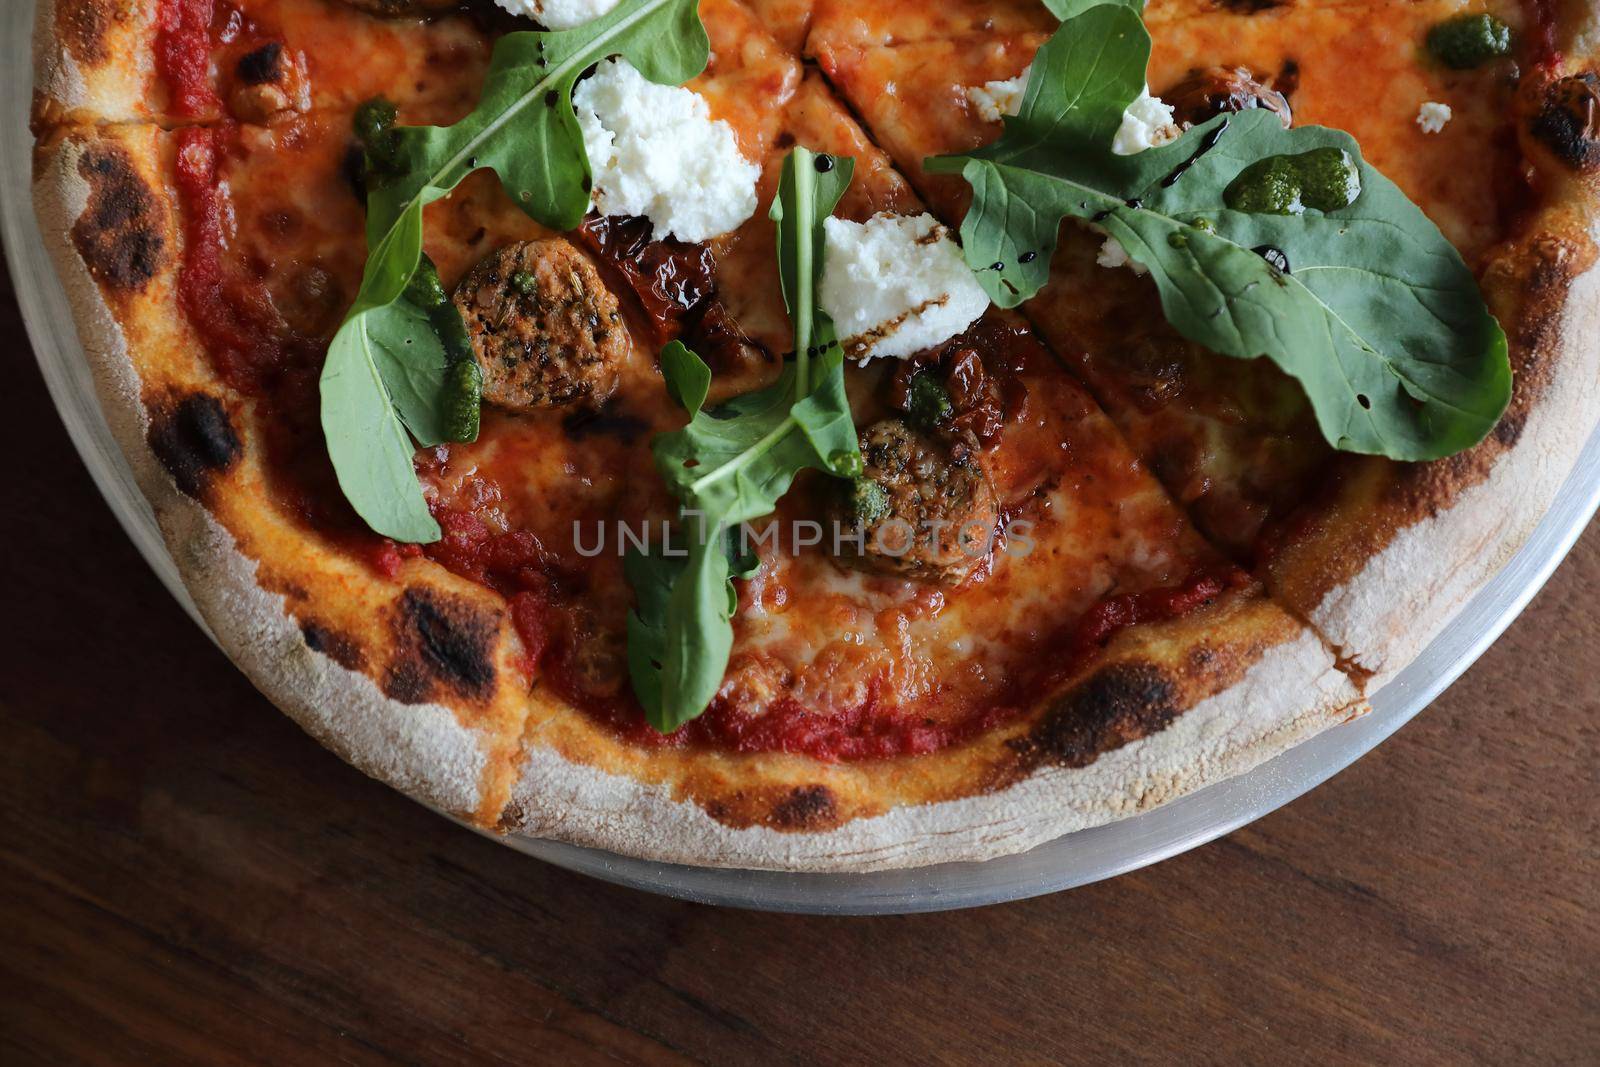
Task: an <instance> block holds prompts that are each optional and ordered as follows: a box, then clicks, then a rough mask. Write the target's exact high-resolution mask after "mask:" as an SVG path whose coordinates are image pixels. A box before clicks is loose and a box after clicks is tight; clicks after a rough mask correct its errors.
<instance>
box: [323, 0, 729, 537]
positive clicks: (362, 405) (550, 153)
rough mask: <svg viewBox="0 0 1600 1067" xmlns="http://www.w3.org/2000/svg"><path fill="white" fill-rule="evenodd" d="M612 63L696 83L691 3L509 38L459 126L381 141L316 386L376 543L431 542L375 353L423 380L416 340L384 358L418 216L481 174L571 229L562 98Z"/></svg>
mask: <svg viewBox="0 0 1600 1067" xmlns="http://www.w3.org/2000/svg"><path fill="white" fill-rule="evenodd" d="M614 55H621V56H623V57H625V58H626V59H627V60H628V61H629V62H630V63H632V64H633V65H634V66H635V67H637V68H638V69H639V71H640V73H642V74H643V75H644V76H645V77H646V78H649V79H651V80H652V81H657V82H663V83H668V84H673V85H677V84H680V83H682V82H684V81H687V80H688V79H690V78H692V77H693V76H694V75H696V74H698V73H699V72H700V71H701V70H703V69H704V68H705V64H706V60H707V58H708V56H709V55H710V45H709V42H708V39H707V37H706V32H705V27H704V26H703V25H702V24H701V22H700V16H699V13H698V8H697V3H696V0H631V2H625V3H623V4H620V5H619V6H618V7H616V8H614V9H613V10H612V11H610V12H609V13H607V14H606V15H603V16H601V17H600V18H598V19H595V20H594V21H592V22H589V23H586V24H584V25H582V26H579V27H576V28H574V29H570V30H562V31H560V32H555V33H543V32H525V33H511V34H507V35H506V36H504V37H502V38H501V39H500V40H499V41H498V42H497V43H496V44H495V49H494V58H493V60H492V62H491V63H490V66H489V73H488V77H487V80H486V82H485V85H484V90H483V94H482V96H481V97H480V99H479V101H478V106H477V107H476V108H475V109H474V110H473V112H472V113H471V114H470V115H468V116H467V117H466V118H464V119H462V120H461V121H460V122H458V123H456V124H455V125H454V126H449V127H439V126H416V127H400V128H396V129H394V130H392V131H390V133H391V139H390V141H389V142H388V144H386V146H385V147H386V152H385V154H386V156H388V159H387V164H388V165H387V166H386V167H385V171H386V172H387V174H388V177H387V180H386V181H384V182H383V183H382V184H381V185H379V186H378V187H377V188H375V189H373V190H372V191H371V192H370V193H369V195H368V197H367V250H368V252H367V264H366V269H365V272H364V273H363V276H362V279H361V288H360V290H359V291H358V292H357V294H356V300H355V304H354V306H353V307H352V308H351V310H350V314H349V316H348V317H347V318H346V319H345V321H344V323H343V325H341V326H340V328H339V332H338V333H337V334H336V335H335V336H334V339H333V343H332V345H331V346H330V347H329V349H328V359H327V364H326V365H325V368H324V371H323V381H322V386H323V390H322V425H323V432H324V435H325V436H326V437H327V440H328V452H329V455H330V456H331V457H332V458H333V464H334V470H335V472H336V473H337V475H338V478H339V486H340V488H341V489H342V490H343V491H344V494H345V496H346V497H347V498H348V499H349V500H350V503H351V504H352V505H353V506H354V507H355V509H356V512H357V513H358V514H359V515H360V516H361V518H362V519H363V520H364V521H365V522H366V523H367V525H369V526H371V527H372V528H373V529H374V530H376V531H378V532H379V533H382V534H385V535H387V536H389V537H393V538H395V539H396V540H402V541H435V540H437V539H438V538H439V527H438V525H437V524H436V523H435V522H434V521H433V518H432V516H431V515H429V514H428V510H427V506H426V504H425V502H424V501H423V499H422V490H421V487H420V486H418V485H417V483H416V477H415V474H414V473H413V471H412V468H411V457H412V449H411V447H410V443H409V441H407V439H406V428H407V427H410V426H411V424H412V423H411V419H410V418H409V417H407V416H406V414H405V413H404V412H398V411H397V407H396V403H397V401H396V396H395V393H396V387H395V385H394V379H393V376H392V375H393V372H394V371H395V369H396V368H395V366H394V362H395V361H394V360H392V359H391V360H388V361H387V363H386V362H385V360H384V357H383V356H382V355H381V354H380V353H381V351H382V350H384V349H387V350H389V351H390V352H391V353H393V354H394V355H396V356H399V357H401V358H400V362H401V363H402V364H404V365H405V366H406V367H407V369H406V371H405V372H404V373H405V374H406V375H408V376H411V377H417V376H419V375H420V376H421V377H420V378H419V379H418V380H419V381H420V380H422V379H425V378H426V376H427V373H428V372H427V367H428V366H429V365H430V360H431V353H420V352H419V351H418V350H417V349H416V345H415V340H413V343H412V345H410V346H408V347H407V348H404V349H397V348H394V347H393V343H392V342H393V338H394V337H396V336H398V335H399V333H400V332H401V331H400V330H399V329H398V323H399V322H400V321H402V320H404V321H409V318H410V317H409V315H408V314H407V313H405V312H401V313H399V314H398V315H397V314H396V313H395V312H393V311H391V310H389V309H390V308H391V306H392V305H394V303H395V302H396V301H397V300H400V299H401V297H402V295H403V294H404V292H405V289H406V285H407V284H408V283H409V282H410V281H411V278H412V276H413V275H414V274H415V273H416V270H417V264H418V262H419V261H420V259H421V256H422V216H423V209H424V208H425V207H427V205H428V204H431V203H433V202H434V201H435V200H438V199H440V198H441V197H444V196H446V195H448V194H449V192H450V191H451V190H452V189H454V188H455V187H456V185H457V184H459V183H460V181H461V180H462V179H463V178H465V177H466V176H467V175H468V174H470V173H471V172H472V171H474V170H477V169H479V168H480V167H489V168H491V169H493V170H494V171H495V173H496V174H497V175H498V176H499V178H500V182H501V184H502V185H503V186H504V187H505V189H506V191H507V193H508V194H509V195H510V196H511V198H512V200H514V201H515V202H516V203H517V204H518V205H519V206H520V207H521V208H522V209H523V210H524V211H526V212H527V213H528V214H529V215H531V216H532V217H533V218H535V219H537V220H538V221H539V222H541V223H543V224H545V225H546V226H549V227H551V228H553V229H558V230H568V229H571V228H572V227H574V226H576V225H577V224H578V223H579V222H581V221H582V219H583V216H584V214H585V213H586V212H587V210H588V205H589V183H590V169H589V162H588V157H587V155H586V154H585V152H584V148H583V136H582V134H581V132H580V131H579V129H578V121H577V118H576V116H575V115H574V114H573V110H572V87H573V84H574V83H575V82H576V81H577V79H578V76H579V75H581V74H582V73H583V72H584V71H585V70H586V69H587V68H588V67H590V66H592V65H593V64H595V63H597V62H599V61H600V60H602V59H605V58H607V57H609V56H614ZM434 397H435V400H434V403H435V404H436V403H437V402H438V401H437V397H438V393H437V392H436V393H435V394H434ZM428 406H432V405H428ZM418 440H419V442H421V443H423V444H426V443H427V442H426V441H423V440H422V438H421V437H418Z"/></svg>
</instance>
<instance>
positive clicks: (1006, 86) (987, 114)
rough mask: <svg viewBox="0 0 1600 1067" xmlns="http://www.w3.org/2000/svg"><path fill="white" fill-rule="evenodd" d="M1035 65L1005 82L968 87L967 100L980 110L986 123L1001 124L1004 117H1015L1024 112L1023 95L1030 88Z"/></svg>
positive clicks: (1029, 66) (979, 112)
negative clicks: (1029, 80)
mask: <svg viewBox="0 0 1600 1067" xmlns="http://www.w3.org/2000/svg"><path fill="white" fill-rule="evenodd" d="M1032 72H1033V64H1032V63H1029V64H1028V65H1027V66H1026V67H1023V68H1022V73H1021V74H1018V75H1017V76H1016V77H1015V78H1007V79H1005V80H1004V81H994V82H984V83H983V84H982V85H971V86H968V87H967V99H968V100H970V101H972V106H973V107H975V108H977V109H978V114H979V115H980V116H982V118H983V121H985V122H999V121H1000V119H1001V117H1002V116H1004V115H1015V114H1016V113H1017V112H1018V111H1021V110H1022V94H1023V92H1024V91H1026V90H1027V88H1028V75H1029V74H1031V73H1032Z"/></svg>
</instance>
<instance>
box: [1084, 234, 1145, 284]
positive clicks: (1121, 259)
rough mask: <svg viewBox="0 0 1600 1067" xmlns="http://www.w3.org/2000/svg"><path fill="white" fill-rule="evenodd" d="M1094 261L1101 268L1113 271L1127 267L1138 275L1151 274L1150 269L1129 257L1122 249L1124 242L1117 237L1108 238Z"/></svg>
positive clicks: (1126, 251) (1125, 250)
mask: <svg viewBox="0 0 1600 1067" xmlns="http://www.w3.org/2000/svg"><path fill="white" fill-rule="evenodd" d="M1094 261H1095V262H1096V263H1098V264H1100V266H1102V267H1109V268H1111V269H1112V270H1115V269H1117V268H1118V267H1127V268H1128V269H1129V270H1131V271H1133V273H1135V274H1138V275H1145V274H1148V273H1150V269H1149V268H1148V267H1146V266H1145V265H1144V264H1143V263H1140V262H1139V261H1138V260H1137V259H1134V258H1133V257H1132V256H1130V255H1128V250H1127V249H1126V248H1124V247H1122V242H1121V241H1119V240H1117V239H1116V238H1115V237H1107V238H1106V240H1105V244H1103V245H1101V246H1100V251H1099V252H1097V253H1095V257H1094Z"/></svg>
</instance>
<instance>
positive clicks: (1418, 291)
mask: <svg viewBox="0 0 1600 1067" xmlns="http://www.w3.org/2000/svg"><path fill="white" fill-rule="evenodd" d="M1054 6H1057V5H1053V7H1054ZM1059 6H1061V7H1062V10H1067V9H1068V8H1069V7H1071V6H1075V5H1067V4H1061V5H1059ZM1149 55H1150V37H1149V34H1148V33H1147V32H1146V31H1145V28H1144V25H1143V23H1142V22H1141V21H1140V18H1139V16H1138V14H1137V13H1136V11H1135V10H1133V9H1132V8H1130V7H1128V6H1123V5H1120V4H1101V5H1099V6H1095V7H1091V8H1089V9H1088V10H1085V11H1082V13H1081V14H1078V15H1076V16H1075V17H1072V18H1070V19H1069V20H1068V21H1066V22H1065V23H1064V24H1063V25H1062V27H1061V29H1060V30H1059V31H1058V32H1057V33H1056V34H1055V35H1054V36H1053V37H1052V38H1051V39H1050V41H1048V42H1047V43H1046V44H1045V45H1044V47H1043V48H1041V49H1040V51H1039V54H1038V56H1037V57H1036V58H1035V59H1034V65H1033V74H1032V75H1031V76H1030V78H1029V79H1028V85H1027V90H1026V93H1025V95H1024V97H1023V101H1022V106H1021V110H1020V113H1019V114H1017V115H1016V116H1015V117H1013V118H1008V119H1007V120H1006V128H1005V135H1004V136H1003V137H1002V138H1001V139H1000V140H999V141H998V142H996V143H995V144H993V145H990V146H988V147H987V148H983V149H979V150H977V151H975V152H972V153H969V154H967V155H963V156H946V157H939V158H936V159H932V160H929V161H928V167H929V169H930V170H933V171H940V172H959V173H961V174H962V176H963V177H965V178H966V180H967V182H968V183H969V184H970V185H971V186H972V190H973V202H972V208H971V210H970V211H969V212H968V214H967V216H966V219H965V221H964V222H963V224H962V228H961V236H962V243H963V246H964V248H965V252H966V256H967V260H968V262H969V263H970V264H972V266H973V268H974V270H976V271H977V272H978V278H979V280H980V281H981V282H982V284H983V285H984V288H985V289H986V290H987V291H988V293H989V295H990V296H991V297H992V298H993V299H994V301H995V302H996V303H998V304H1000V305H1002V306H1005V307H1014V306H1016V305H1017V304H1020V303H1022V302H1023V301H1025V300H1027V299H1028V298H1029V297H1031V296H1033V295H1034V294H1035V293H1036V292H1038V290H1039V289H1040V288H1041V287H1042V286H1043V285H1044V283H1045V280H1046V278H1047V277H1048V273H1049V264H1050V258H1051V252H1052V251H1053V250H1054V248H1055V243H1056V233H1057V228H1058V227H1059V225H1060V222H1061V219H1062V218H1063V217H1066V216H1073V217H1076V218H1079V219H1083V220H1085V221H1089V222H1092V223H1094V224H1096V225H1098V226H1100V227H1102V228H1103V229H1104V230H1105V231H1106V233H1108V234H1109V235H1110V236H1111V237H1114V238H1116V240H1117V241H1119V242H1120V243H1121V244H1122V246H1123V247H1124V248H1125V249H1126V250H1127V252H1128V254H1129V255H1130V256H1131V257H1132V258H1134V259H1135V260H1137V261H1138V262H1139V263H1141V264H1143V265H1144V266H1146V267H1147V268H1148V269H1149V272H1150V276H1151V278H1152V279H1153V280H1154V282H1155V284H1156V287H1157V289H1158V291H1159V293H1160V298H1161V307H1162V310H1163V312H1164V313H1165V314H1166V316H1167V319H1168V320H1169V321H1170V322H1171V323H1172V324H1173V326H1175V327H1176V328H1177V329H1178V330H1179V331H1180V332H1181V333H1183V334H1184V336H1186V337H1189V338H1190V339H1192V340H1194V341H1197V342H1199V343H1201V344H1203V345H1205V346H1207V347H1208V348H1211V349H1213V350H1215V351H1217V352H1220V353H1223V354H1225V355H1228V356H1233V357H1236V358H1240V359H1255V358H1259V357H1262V356H1265V357H1266V358H1268V359H1271V360H1272V361H1273V362H1274V363H1276V364H1278V365H1279V366H1280V367H1282V368H1283V369H1284V370H1285V371H1286V372H1288V373H1289V374H1290V375H1292V376H1294V377H1295V378H1297V379H1298V380H1299V381H1300V383H1301V384H1302V385H1303V386H1304V388H1305V391H1306V394H1307V396H1308V398H1309V399H1310V401H1311V405H1312V408H1313V410H1314V412H1315V414H1316V418H1317V422H1318V425H1319V426H1320V428H1321V430H1322V433H1323V435H1324V436H1325V437H1326V438H1327V439H1328V441H1329V443H1330V444H1332V445H1333V446H1334V447H1336V448H1339V449H1344V450H1347V451H1354V452H1365V453H1375V454H1381V455H1386V456H1389V457H1391V458H1394V459H1401V460H1428V459H1436V458H1439V457H1442V456H1447V455H1451V454H1453V453H1455V452H1459V451H1461V450H1463V449H1466V448H1469V447H1471V446H1472V445H1474V444H1476V443H1477V442H1478V441H1480V440H1482V439H1483V437H1484V436H1485V435H1486V434H1487V433H1488V432H1489V430H1490V429H1491V428H1492V427H1493V426H1494V424H1495V422H1496V421H1497V420H1498V419H1499V417H1500V415H1501V413H1502V412H1503V411H1504V410H1505V407H1506V404H1507V403H1508V402H1509V400H1510V390H1511V371H1510V363H1509V361H1508V358H1507V354H1506V340H1505V335H1504V333H1503V332H1502V331H1501V329H1500V326H1499V324H1498V323H1496V322H1495V320H1494V318H1493V317H1492V316H1491V315H1490V314H1489V312H1488V309H1487V307H1486V306H1485V304H1484V302H1483V298H1482V296H1481V294H1480V293H1479V291H1478V287H1477V283H1476V280H1475V279H1474V277H1473V275H1472V272H1471V271H1470V270H1469V269H1468V268H1467V266H1466V264H1465V263H1464V262H1463V261H1462V259H1461V256H1460V254H1459V253H1458V252H1457V251H1456V250H1455V249H1454V248H1453V247H1452V246H1451V245H1450V244H1449V242H1448V241H1446V240H1445V238H1444V236H1443V235H1442V234H1441V233H1440V232H1439V229H1438V227H1437V226H1435V225H1434V224H1433V223H1432V222H1431V221H1430V220H1429V219H1428V218H1427V216H1426V215H1424V214H1423V213H1422V211H1421V210H1420V209H1419V208H1418V207H1417V206H1416V205H1415V204H1413V203H1411V202H1410V201H1409V200H1407V199H1406V197H1405V195H1404V194H1403V193H1401V192H1400V190H1399V189H1398V188H1396V187H1395V185H1394V184H1393V183H1392V182H1390V181H1389V180H1388V179H1387V178H1385V177H1384V176H1383V175H1382V174H1380V173H1378V171H1377V170H1375V169H1373V168H1372V167H1371V166H1369V165H1368V164H1367V163H1365V162H1364V161H1363V160H1362V159H1361V154H1360V149H1359V148H1358V147H1357V145H1356V142H1355V141H1354V139H1352V138H1351V137H1350V136H1349V135H1348V134H1345V133H1343V132H1340V131H1337V130H1330V129H1326V128H1323V127H1317V126H1310V127H1302V128H1298V129H1293V130H1285V129H1283V127H1282V126H1281V124H1280V123H1279V121H1278V118H1277V116H1276V115H1275V114H1273V113H1271V112H1269V111H1261V110H1258V111H1247V112H1243V113H1240V114H1237V115H1228V116H1222V117H1218V118H1215V119H1212V120H1211V121H1209V122H1206V123H1204V124H1202V125H1200V126H1197V127H1195V128H1193V129H1191V130H1189V131H1188V132H1187V133H1185V134H1184V135H1183V136H1182V137H1181V138H1179V139H1178V140H1176V141H1175V142H1173V143H1171V144H1168V145H1164V146H1161V147H1158V148H1152V149H1149V150H1147V151H1144V152H1140V153H1138V154H1136V155H1131V156H1118V155H1114V154H1113V153H1112V152H1111V142H1112V138H1113V136H1114V135H1115V132H1116V130H1117V128H1118V126H1119V125H1120V123H1121V120H1122V114H1123V112H1124V111H1125V109H1126V108H1127V106H1128V105H1129V104H1130V103H1131V102H1132V101H1133V100H1134V98H1135V97H1137V96H1138V94H1139V92H1140V91H1141V89H1142V88H1143V87H1144V84H1145V67H1146V64H1147V63H1148V61H1149ZM1330 150H1331V151H1330ZM1312 153H1316V155H1310V154H1312ZM1340 153H1343V156H1340ZM1281 157H1294V158H1296V159H1307V158H1309V159H1320V160H1324V161H1326V160H1330V159H1334V160H1347V161H1348V163H1349V164H1351V165H1353V167H1354V168H1355V176H1356V180H1352V181H1351V182H1350V187H1351V189H1352V192H1353V193H1354V198H1353V200H1350V201H1349V202H1348V203H1346V202H1344V200H1343V198H1339V200H1338V201H1337V202H1336V203H1324V206H1325V207H1326V208H1327V210H1321V209H1318V208H1316V207H1313V206H1308V205H1310V204H1311V203H1312V200H1311V199H1308V200H1307V201H1306V204H1305V205H1302V204H1300V203H1298V202H1296V203H1295V204H1294V210H1293V211H1289V212H1285V213H1278V212H1274V211H1263V210H1240V209H1238V208H1237V207H1234V206H1230V204H1235V205H1248V204H1252V203H1258V202H1272V198H1271V197H1268V196H1256V197H1251V196H1244V195H1238V189H1237V187H1235V194H1233V195H1230V196H1229V197H1227V198H1225V196H1224V192H1225V190H1228V189H1229V188H1230V186H1231V185H1232V184H1233V183H1234V182H1235V181H1236V180H1237V179H1239V178H1240V176H1241V175H1244V174H1245V173H1246V172H1247V170H1249V169H1250V168H1252V167H1256V168H1258V169H1257V171H1255V172H1253V173H1257V174H1262V173H1266V170H1263V169H1261V164H1262V163H1263V161H1268V160H1274V159H1277V158H1281ZM1267 169H1268V170H1272V173H1273V175H1274V176H1275V177H1277V178H1284V176H1285V175H1289V176H1290V177H1293V175H1294V174H1295V173H1297V171H1296V168H1295V167H1290V166H1283V167H1278V168H1276V169H1272V168H1267ZM1301 169H1303V166H1302V168H1301ZM1295 180H1298V179H1295ZM1291 192H1292V190H1291ZM1313 199H1314V198H1313ZM1285 202H1288V201H1287V198H1285ZM996 263H998V264H1002V269H1000V270H998V271H996V270H992V269H984V268H988V267H990V266H991V265H992V264H996ZM1285 268H1286V269H1285Z"/></svg>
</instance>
